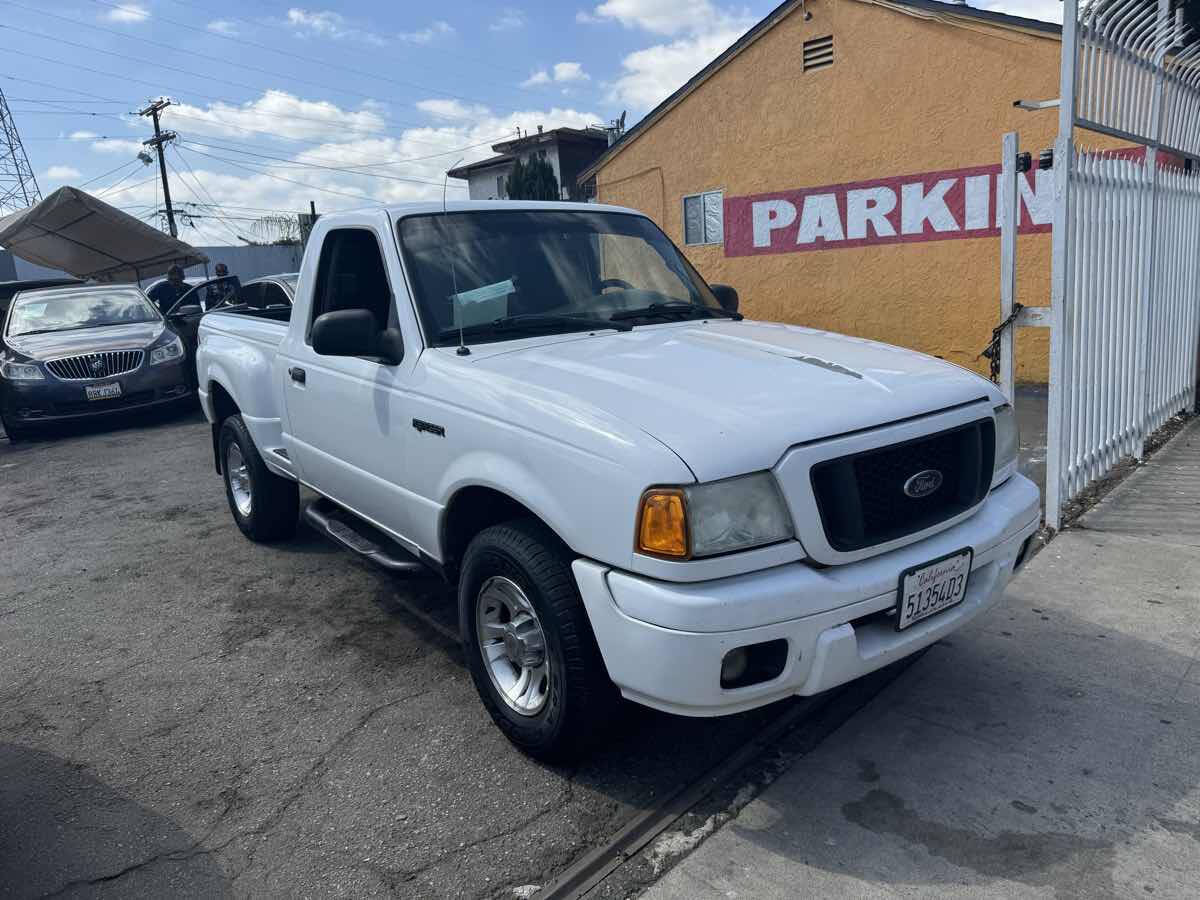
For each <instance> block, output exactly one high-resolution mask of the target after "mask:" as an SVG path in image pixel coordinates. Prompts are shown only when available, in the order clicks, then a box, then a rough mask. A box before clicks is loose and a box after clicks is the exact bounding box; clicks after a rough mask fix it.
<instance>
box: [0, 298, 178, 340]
mask: <svg viewBox="0 0 1200 900" xmlns="http://www.w3.org/2000/svg"><path fill="white" fill-rule="evenodd" d="M158 318H159V315H158V313H157V312H156V311H155V309H154V307H153V306H151V305H150V301H149V300H147V299H146V297H145V295H144V294H143V293H142V292H141V291H139V290H137V289H135V288H114V289H112V290H104V291H97V290H83V291H53V292H50V291H46V292H39V291H35V292H33V293H30V294H26V295H23V296H18V297H17V298H16V299H15V300H14V301H13V308H12V313H11V314H10V315H9V320H8V334H9V336H10V337H16V336H17V335H21V334H42V333H44V332H47V331H70V330H74V329H77V328H97V327H100V326H102V325H129V324H131V323H135V322H153V321H155V320H157V319H158Z"/></svg>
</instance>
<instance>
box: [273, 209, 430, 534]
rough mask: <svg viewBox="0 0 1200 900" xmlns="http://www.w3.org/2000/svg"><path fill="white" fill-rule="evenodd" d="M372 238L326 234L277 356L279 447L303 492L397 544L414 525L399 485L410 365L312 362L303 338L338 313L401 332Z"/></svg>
mask: <svg viewBox="0 0 1200 900" xmlns="http://www.w3.org/2000/svg"><path fill="white" fill-rule="evenodd" d="M380 237H381V236H380V235H379V234H378V233H377V232H376V231H374V230H373V229H370V228H360V227H352V228H338V229H333V230H331V231H329V232H328V233H327V234H326V236H325V240H324V243H323V244H322V246H321V254H320V257H319V260H318V263H317V271H316V278H315V282H314V284H313V297H312V303H311V304H310V306H309V309H308V314H307V316H306V321H304V322H296V320H295V319H294V318H293V323H292V329H291V332H290V335H289V339H288V340H287V341H285V342H284V345H283V346H282V347H281V348H280V352H281V355H283V356H285V359H284V360H283V369H284V375H283V379H284V386H283V393H284V397H285V402H286V404H287V414H288V420H289V428H290V433H289V435H288V436H287V443H288V452H289V453H290V454H291V456H292V459H293V461H294V462H295V463H296V464H297V466H298V469H299V471H300V473H301V476H302V477H303V480H304V481H305V482H306V483H308V484H309V485H311V486H312V487H313V488H315V489H316V490H317V491H318V492H320V493H322V494H324V495H325V496H327V497H330V498H331V499H333V500H335V501H337V502H338V503H341V504H342V505H344V506H347V507H349V508H350V509H352V510H353V511H355V512H357V513H358V514H360V515H362V516H365V517H366V518H368V519H370V520H371V521H373V522H375V523H376V524H378V525H381V526H383V527H384V528H385V529H387V530H389V531H391V532H393V533H394V534H396V535H398V536H404V535H407V534H411V533H412V530H411V527H412V519H413V513H412V510H411V508H410V507H411V503H412V500H413V497H412V495H411V494H410V493H408V492H407V491H405V490H404V488H403V485H404V483H405V465H404V461H405V451H406V449H407V448H406V443H407V441H408V440H410V438H409V436H408V432H411V431H412V427H411V425H410V422H411V419H412V414H411V412H410V411H409V407H410V405H411V404H410V401H409V398H408V394H407V383H408V380H409V377H410V373H411V371H412V365H413V362H414V360H410V359H407V358H406V359H405V360H403V361H402V362H401V363H400V364H399V365H393V364H388V363H385V362H382V361H380V360H378V359H373V358H364V357H354V356H319V355H317V354H316V353H315V352H314V351H313V348H312V338H311V332H312V323H313V322H314V321H316V319H317V318H318V317H319V316H321V315H322V314H324V313H327V312H333V311H336V310H347V309H365V310H368V311H369V312H371V314H372V315H373V316H374V317H375V321H376V323H377V324H378V326H379V328H380V330H381V331H382V330H383V329H385V328H398V327H399V325H398V319H397V313H396V300H395V297H396V292H395V291H394V289H393V280H395V281H399V273H398V272H393V273H392V276H391V277H389V273H388V268H387V264H386V263H385V261H384V255H383V252H382V245H381V243H380ZM401 290H403V288H401ZM300 308H301V309H302V308H303V307H302V306H301V307H300ZM299 311H300V310H299V309H298V310H297V312H299ZM410 355H412V356H415V354H410Z"/></svg>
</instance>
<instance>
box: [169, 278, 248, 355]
mask: <svg viewBox="0 0 1200 900" xmlns="http://www.w3.org/2000/svg"><path fill="white" fill-rule="evenodd" d="M243 303H244V301H243V300H242V282H241V281H240V280H239V279H238V277H237V276H236V275H225V276H222V277H221V278H210V279H209V280H208V281H202V282H200V283H199V284H198V285H196V286H195V287H193V288H191V289H190V290H188V291H187V292H186V293H184V294H183V295H182V296H181V297H180V298H179V299H178V300H176V301H175V303H174V305H172V306H171V307H170V308H168V309H167V311H166V313H164V316H165V318H166V320H167V323H168V324H169V325H170V326H171V328H172V329H174V331H175V333H176V334H178V335H179V336H180V337H181V338H183V345H184V348H185V349H186V350H187V355H188V359H189V360H194V359H195V358H196V342H197V334H198V332H199V331H200V317H201V316H203V315H204V314H205V313H206V312H211V311H212V310H214V309H220V308H222V307H226V306H239V305H241V304H243ZM192 370H193V371H194V367H192Z"/></svg>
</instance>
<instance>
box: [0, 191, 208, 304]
mask: <svg viewBox="0 0 1200 900" xmlns="http://www.w3.org/2000/svg"><path fill="white" fill-rule="evenodd" d="M0 247H4V248H5V249H6V250H8V251H9V252H11V253H12V254H13V255H14V256H19V257H21V259H24V260H28V261H29V262H31V263H36V264H37V265H39V266H46V267H47V268H51V269H61V270H62V271H64V272H69V273H70V274H71V275H74V276H75V277H77V278H90V279H92V280H94V281H105V282H109V281H138V280H140V279H143V278H150V277H153V276H154V275H161V274H162V273H163V272H165V271H167V269H169V268H170V267H171V266H172V265H176V264H178V265H180V266H183V267H184V268H187V267H188V266H191V265H196V264H198V263H207V262H208V257H207V256H205V255H204V254H203V253H201V252H200V251H199V250H197V249H196V248H195V247H192V246H191V245H190V244H185V243H184V242H183V241H181V240H178V239H177V238H173V237H171V236H170V235H168V234H164V233H163V232H161V231H159V230H158V229H156V228H151V227H150V226H149V225H147V224H146V223H145V222H142V221H139V220H138V219H135V218H134V217H133V216H131V215H129V214H128V213H124V212H121V210H119V209H117V208H116V207H115V206H109V205H108V204H107V203H105V202H104V201H103V200H98V199H96V198H95V197H93V196H92V195H91V194H88V193H85V192H84V191H81V190H79V188H73V187H63V188H59V189H58V190H57V191H55V192H54V193H53V194H51V195H50V196H49V197H47V198H46V199H45V200H43V201H42V202H41V203H38V204H37V205H36V206H31V207H29V208H28V209H23V210H21V211H20V212H15V213H13V214H12V215H9V216H5V217H4V218H3V219H0Z"/></svg>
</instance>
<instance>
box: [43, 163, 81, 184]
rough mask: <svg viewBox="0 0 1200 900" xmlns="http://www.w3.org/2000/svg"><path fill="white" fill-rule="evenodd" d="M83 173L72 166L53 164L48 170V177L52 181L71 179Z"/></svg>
mask: <svg viewBox="0 0 1200 900" xmlns="http://www.w3.org/2000/svg"><path fill="white" fill-rule="evenodd" d="M82 174H83V173H82V172H80V171H79V170H78V169H76V168H73V167H72V166H51V167H50V168H48V169H47V170H46V177H47V178H48V179H50V180H51V181H70V180H71V179H72V178H78V177H79V176H80V175H82Z"/></svg>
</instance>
